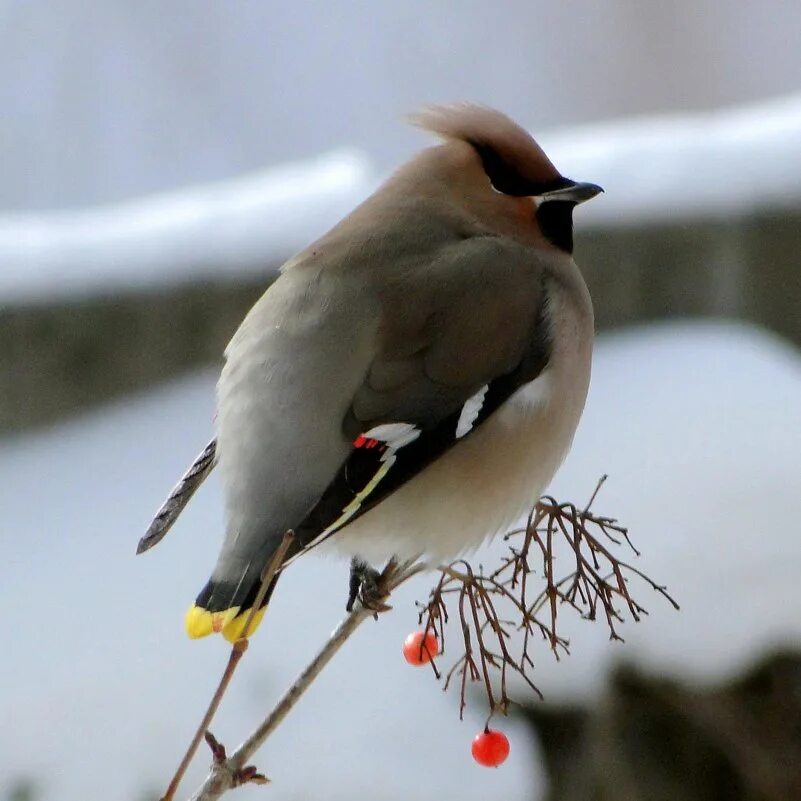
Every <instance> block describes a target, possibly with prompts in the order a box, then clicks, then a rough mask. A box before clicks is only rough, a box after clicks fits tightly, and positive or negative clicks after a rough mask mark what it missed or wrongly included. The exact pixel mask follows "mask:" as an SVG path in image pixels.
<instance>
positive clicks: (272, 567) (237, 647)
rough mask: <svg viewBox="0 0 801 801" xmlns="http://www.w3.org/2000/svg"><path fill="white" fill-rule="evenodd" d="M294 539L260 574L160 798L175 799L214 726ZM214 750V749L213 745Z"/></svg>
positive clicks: (287, 540)
mask: <svg viewBox="0 0 801 801" xmlns="http://www.w3.org/2000/svg"><path fill="white" fill-rule="evenodd" d="M294 538H295V533H294V532H293V531H287V532H286V534H284V538H283V539H282V540H281V544H280V545H279V546H278V550H277V551H276V552H275V553H274V554H273V558H272V559H271V560H270V562H269V564H268V565H267V567H266V568H265V569H264V572H263V573H262V575H261V587H259V592H258V595H257V596H256V600H255V601H254V602H253V606H251V608H250V613H249V614H248V618H247V620H246V621H245V627H244V628H243V629H242V636H241V637H240V638H239V639H238V640H237V641H236V642H235V643H234V645H233V647H232V648H231V655H230V656H229V657H228V664H227V665H226V666H225V670H224V671H223V674H222V678H221V679H220V683H219V684H218V685H217V689H216V690H215V692H214V695H213V696H212V698H211V701H210V702H209V706H208V709H206V714H205V715H203V719H202V720H201V721H200V725H199V726H198V727H197V731H195V735H194V737H192V740H191V742H190V743H189V747H188V748H187V749H186V753H185V754H184V757H183V759H182V760H181V762H180V764H179V765H178V768H177V770H176V771H175V775H174V776H173V777H172V781H170V784H169V787H167V792H165V793H164V795H163V796H162V799H161V801H172V799H173V798H174V797H175V793H176V791H177V790H178V785H179V784H180V783H181V779H183V777H184V774H185V773H186V770H187V768H188V767H189V763H190V762H191V761H192V758H193V757H194V755H195V752H196V751H197V749H198V746H199V745H200V741H201V740H202V739H203V738H204V736H206V735H208V733H209V732H208V728H209V726H210V725H211V721H212V720H213V719H214V715H215V714H216V713H217V709H218V707H219V706H220V702H221V701H222V699H223V696H224V695H225V691H226V690H227V689H228V685H229V684H230V683H231V679H232V678H233V676H234V671H235V670H236V667H237V665H238V664H239V660H240V659H241V658H242V655H243V654H244V653H245V651H247V649H248V639H247V635H248V633H249V632H250V627H251V625H252V624H253V618H254V617H255V615H256V613H257V612H258V610H259V609H261V604H262V601H264V596H265V595H266V594H267V590H268V588H269V586H270V584H271V582H272V580H273V579H274V578H275V574H276V573H277V572H278V570H279V569H280V567H281V565H282V564H283V562H284V557H285V556H286V552H287V551H288V550H289V546H290V545H291V544H292V540H293V539H294ZM207 739H208V738H207ZM212 750H214V747H213V746H212Z"/></svg>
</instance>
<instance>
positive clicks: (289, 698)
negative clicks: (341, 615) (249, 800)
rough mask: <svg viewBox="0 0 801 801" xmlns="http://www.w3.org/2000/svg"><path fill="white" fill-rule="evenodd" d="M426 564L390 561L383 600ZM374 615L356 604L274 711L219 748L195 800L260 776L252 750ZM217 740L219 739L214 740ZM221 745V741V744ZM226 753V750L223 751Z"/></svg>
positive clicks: (211, 798)
mask: <svg viewBox="0 0 801 801" xmlns="http://www.w3.org/2000/svg"><path fill="white" fill-rule="evenodd" d="M424 567H425V565H423V564H422V563H420V562H416V561H415V562H405V563H403V564H401V565H396V564H395V563H394V562H390V564H389V565H387V567H386V568H385V569H384V572H383V573H382V574H381V578H380V580H379V591H380V593H381V600H385V599H386V598H387V597H389V595H390V594H391V593H392V592H393V590H395V588H396V587H398V586H400V585H401V584H402V583H403V582H404V581H406V580H407V579H409V578H411V577H412V576H413V575H415V574H416V573H419V572H420V571H421V570H423V569H424ZM373 615H375V612H374V610H373V609H371V608H367V607H365V606H363V605H361V604H357V605H356V607H355V608H354V610H353V611H352V612H351V613H350V614H349V615H348V616H347V617H346V618H345V619H344V620H343V621H342V622H341V623H340V624H339V626H337V628H336V630H335V631H334V633H333V634H332V635H331V637H330V638H329V639H328V641H327V642H326V643H325V645H324V646H323V647H322V648H321V649H320V651H318V653H317V655H316V656H315V657H314V659H312V661H311V662H310V663H309V664H308V665H307V666H306V668H305V669H304V670H303V671H302V673H301V674H300V675H299V676H298V677H297V679H296V680H295V681H294V682H293V684H292V686H291V687H290V688H289V689H288V690H287V691H286V692H285V693H284V695H283V697H282V698H281V699H280V700H279V701H278V703H277V704H276V705H275V707H273V709H272V711H271V712H270V713H269V715H267V717H266V718H265V719H264V720H263V721H262V722H261V723H260V724H259V726H258V727H257V728H256V729H255V730H254V731H253V733H252V734H251V735H250V736H249V737H248V738H247V739H246V740H245V741H244V742H243V743H242V744H241V745H240V746H239V747H238V748H237V749H236V751H234V753H233V754H232V755H231V756H230V757H228V758H227V759H225V758H219V750H218V752H217V754H218V755H217V756H215V759H214V762H213V764H212V767H211V771H210V773H209V775H208V776H207V777H206V780H205V781H204V782H203V784H202V785H201V786H200V787H199V788H198V789H197V790H196V791H195V793H194V794H193V795H192V797H191V799H192V801H216V799H218V798H220V796H222V794H223V793H225V792H226V791H228V790H230V789H231V788H233V787H237V786H238V785H240V784H243V783H245V782H248V781H252V780H253V776H257V777H259V780H261V779H262V778H263V777H261V774H258V773H256V770H255V768H253V766H249V765H246V763H247V761H248V760H249V759H250V758H251V757H252V756H253V754H254V753H255V752H256V751H257V750H258V749H259V748H260V747H261V746H262V745H263V744H264V742H265V740H267V738H268V737H269V736H270V735H271V734H272V733H273V731H275V729H276V728H277V727H278V725H279V724H280V723H281V721H283V720H284V718H285V717H286V716H287V715H288V714H289V712H290V711H291V710H292V708H293V707H294V706H295V704H296V703H297V702H298V701H299V700H300V698H301V697H302V696H303V694H304V693H305V692H306V690H308V688H309V687H310V686H311V684H312V682H313V681H314V680H315V679H316V678H317V676H318V675H319V673H320V672H321V671H322V670H323V668H324V667H325V666H326V665H327V664H328V663H329V662H330V661H331V659H332V657H333V656H334V654H336V653H337V651H339V649H340V648H341V647H342V646H343V645H344V644H345V642H346V641H347V640H348V638H349V637H350V636H351V635H352V634H353V633H354V632H355V631H356V629H357V628H358V627H359V626H360V625H361V624H362V623H363V622H364V621H365V620H367V618H368V617H372V616H373ZM215 742H216V741H215ZM218 749H219V744H218ZM222 753H224V751H223V752H222Z"/></svg>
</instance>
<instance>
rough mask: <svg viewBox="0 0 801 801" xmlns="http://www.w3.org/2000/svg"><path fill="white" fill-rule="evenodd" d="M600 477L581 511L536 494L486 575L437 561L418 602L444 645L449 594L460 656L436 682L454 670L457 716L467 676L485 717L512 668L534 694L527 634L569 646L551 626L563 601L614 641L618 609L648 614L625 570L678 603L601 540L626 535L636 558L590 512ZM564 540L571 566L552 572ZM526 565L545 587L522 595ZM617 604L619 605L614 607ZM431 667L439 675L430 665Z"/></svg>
mask: <svg viewBox="0 0 801 801" xmlns="http://www.w3.org/2000/svg"><path fill="white" fill-rule="evenodd" d="M605 480H606V476H603V477H602V478H601V480H600V481H599V482H598V484H597V485H596V487H595V490H594V491H593V493H592V496H591V497H590V500H589V502H588V504H587V505H586V507H584V509H583V510H579V508H577V507H576V506H575V505H574V504H571V503H558V502H557V501H556V500H555V499H554V498H552V497H549V496H546V497H544V498H542V499H541V500H540V502H539V503H538V504H536V506H535V507H534V508H533V509H532V510H531V513H530V514H529V517H528V521H527V524H526V527H525V528H521V529H517V530H515V531H511V532H509V533H508V534H507V535H506V536H505V537H504V540H505V541H506V542H507V543H509V551H508V553H507V555H506V556H505V557H503V559H502V560H501V563H500V565H499V566H498V567H496V568H495V569H493V570H491V571H489V572H487V573H485V572H484V570H483V568H482V567H481V566H479V570H478V571H475V570H474V569H473V568H472V567H471V566H470V564H469V563H468V562H466V561H465V560H464V559H459V560H457V561H455V562H452V563H451V564H448V565H440V566H439V568H438V569H439V571H440V579H439V581H438V582H437V584H436V586H435V587H434V589H433V590H432V591H431V593H430V594H429V598H428V603H427V604H421V603H418V605H417V606H418V609H419V610H420V613H419V619H420V622H421V623H422V622H423V620H425V624H426V631H428V630H433V631H434V632H435V634H436V635H437V636H438V637H441V638H443V640H442V641H443V642H444V634H445V626H444V623H445V622H447V620H448V607H447V601H448V599H453V598H454V596H456V597H457V598H458V600H455V601H453V602H454V603H455V606H456V612H457V613H458V618H459V624H460V628H461V633H462V648H461V655H460V656H458V658H457V660H456V662H455V663H454V664H453V666H452V667H451V668H450V669H449V670H447V671H444V675H445V686H444V688H443V689H445V690H447V689H448V688H449V687H450V686H451V683H452V681H453V679H455V678H456V677H459V679H460V681H459V682H458V683H459V693H460V703H459V717H460V718H461V717H462V716H463V714H464V710H465V707H466V705H467V698H466V692H467V682H468V681H471V682H472V681H480V682H482V684H483V685H484V694H485V696H486V699H487V704H488V706H489V710H490V714H492V713H493V712H495V711H499V712H503V713H505V712H506V710H507V709H508V706H509V703H510V698H509V696H508V694H507V685H508V677H509V675H510V674H511V673H516V674H517V675H518V676H520V677H521V678H522V679H523V680H524V681H525V683H526V684H527V685H528V686H529V687H530V688H531V689H532V690H533V691H534V692H535V693H537V694H538V695H539V696H540V697H542V694H541V693H540V691H539V689H538V688H537V686H536V685H535V684H534V682H533V681H532V680H531V677H530V676H529V675H528V673H529V670H530V669H533V668H534V660H533V658H532V655H531V649H532V647H533V644H532V636H531V635H532V634H534V633H535V632H537V631H539V632H540V634H541V635H542V637H543V639H544V640H545V641H546V642H547V643H548V644H549V646H550V649H551V651H552V652H553V653H554V655H555V657H556V658H557V659H559V656H560V652H564V653H569V650H568V648H569V643H568V641H567V640H566V639H564V638H563V637H561V636H560V635H559V631H558V622H559V610H560V608H562V605H563V604H566V605H567V606H568V607H570V608H571V609H573V610H575V611H577V612H579V613H580V614H581V615H582V616H583V617H584V618H586V619H589V620H594V619H595V618H596V616H597V615H598V613H599V612H600V613H602V615H603V617H604V619H605V620H606V624H607V626H608V628H609V634H610V637H611V638H612V639H616V640H622V637H621V636H620V635H619V634H618V631H617V625H618V624H620V623H622V622H623V620H624V617H623V613H624V612H626V611H627V612H628V615H629V617H630V618H631V619H632V620H634V621H638V620H640V618H641V617H642V616H643V615H645V614H647V610H646V609H644V608H643V607H642V606H641V605H640V604H639V603H638V602H637V601H636V600H634V598H633V597H632V595H631V593H630V591H629V587H628V577H629V576H635V577H637V578H640V579H642V580H643V581H644V582H645V583H646V584H648V585H649V586H650V587H651V588H652V589H654V590H656V592H658V593H660V594H661V595H662V596H663V597H664V598H665V599H667V600H668V601H669V602H670V603H671V604H672V605H673V606H674V608H676V609H678V604H676V602H675V601H674V600H673V598H671V596H670V595H669V594H668V592H667V588H666V587H664V586H662V585H660V584H657V583H656V582H655V581H653V580H652V579H650V578H649V577H648V576H646V575H645V574H644V573H643V572H642V571H641V570H638V569H637V568H635V567H633V566H632V565H630V564H628V563H626V562H623V561H621V560H620V559H619V558H618V557H617V556H615V554H614V553H613V552H612V548H611V547H607V545H606V544H605V542H604V540H609V541H610V542H611V543H613V544H614V545H616V546H621V545H622V544H623V542H624V541H625V543H626V544H627V545H628V546H629V547H631V549H632V550H633V551H634V553H636V554H637V555H639V553H638V551H637V550H636V548H634V546H633V545H632V544H631V541H630V540H629V537H628V532H627V530H626V529H625V528H624V527H623V526H621V525H620V524H618V523H617V521H616V520H614V519H613V518H610V517H600V516H598V515H596V514H594V513H592V512H591V511H590V507H591V505H592V504H593V503H594V502H595V500H596V498H597V497H598V492H599V491H600V489H601V487H602V486H603V483H604V481H605ZM520 539H522V543H521V542H520ZM565 546H566V554H567V555H568V559H569V562H570V568H569V569H570V570H571V571H572V572H569V573H568V574H567V575H562V576H561V577H559V576H557V574H556V567H557V564H558V560H559V554H560V553H561V550H564V549H565ZM560 549H561V550H560ZM537 563H538V564H537ZM533 567H537V572H538V573H539V576H540V578H541V579H542V580H543V584H544V586H543V587H542V589H541V590H540V592H539V594H538V595H537V596H536V598H534V599H531V598H530V597H529V588H530V586H531V583H532V581H533V579H530V578H529V575H530V574H531V573H532V572H533ZM616 604H620V605H621V607H622V608H621V609H620V610H619V609H618V608H617V607H616ZM501 612H502V613H503V614H501ZM540 616H542V617H540ZM513 628H515V629H517V630H518V631H521V632H522V643H518V644H513V643H512V641H511V630H512V629H513ZM434 672H435V675H437V677H438V678H439V676H440V675H441V674H440V671H439V669H437V668H435V669H434ZM493 678H495V679H497V680H498V683H499V687H497V688H496V684H495V683H494V681H493ZM454 683H455V682H454Z"/></svg>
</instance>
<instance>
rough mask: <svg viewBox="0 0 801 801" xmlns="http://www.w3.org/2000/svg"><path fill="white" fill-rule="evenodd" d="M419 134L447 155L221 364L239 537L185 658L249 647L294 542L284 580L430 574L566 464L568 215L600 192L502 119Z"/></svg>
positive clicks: (297, 284)
mask: <svg viewBox="0 0 801 801" xmlns="http://www.w3.org/2000/svg"><path fill="white" fill-rule="evenodd" d="M413 121H414V122H415V123H416V124H417V125H419V126H421V127H422V128H425V129H427V130H429V131H432V132H434V133H435V134H437V135H438V136H439V137H440V138H441V139H442V142H441V143H440V144H438V145H436V146H434V147H431V148H429V149H427V150H424V151H422V152H421V153H419V154H418V155H416V156H415V157H414V158H412V159H411V160H410V161H409V162H408V163H406V164H404V165H403V166H402V167H400V169H398V170H397V171H396V172H395V173H394V174H393V175H392V176H391V177H390V178H389V179H388V180H387V181H386V182H385V183H384V184H383V185H382V186H381V187H379V188H378V190H377V191H376V192H375V193H374V194H373V195H371V196H370V197H369V198H368V199H367V200H366V201H365V202H364V203H362V204H361V205H360V206H358V207H357V208H356V209H355V210H354V211H353V212H352V213H351V214H349V215H348V216H347V217H345V219H343V220H342V221H341V222H340V223H338V224H337V225H336V226H335V227H334V228H332V229H331V230H330V231H329V232H328V233H327V234H325V235H324V236H323V237H322V238H321V239H319V240H317V241H316V242H314V243H313V244H312V245H310V246H309V247H308V248H306V250H304V251H303V252H301V253H299V254H298V255H297V256H295V257H294V258H292V259H290V260H289V261H288V262H287V263H286V264H285V265H284V266H283V267H282V269H281V272H280V276H279V277H278V278H277V280H276V281H275V282H274V283H273V284H272V285H271V286H270V287H269V289H268V290H267V291H266V292H265V293H264V295H263V296H262V297H261V299H260V300H259V301H258V302H257V303H256V304H255V305H254V306H253V308H252V309H251V310H250V312H249V313H248V315H247V316H246V317H245V319H244V321H243V322H242V324H241V326H240V327H239V329H238V330H237V331H236V333H235V334H234V336H233V339H232V340H231V342H230V343H229V345H228V347H227V348H226V351H225V358H226V361H225V366H224V368H223V370H222V374H221V376H220V380H219V383H218V387H217V389H218V416H217V426H218V429H217V442H216V461H217V463H218V464H219V468H220V472H221V474H222V480H223V487H224V494H225V508H226V517H227V530H226V534H225V540H224V542H223V545H222V550H221V552H220V555H219V559H218V561H217V565H216V567H215V568H214V571H213V573H212V575H211V578H210V579H209V581H208V583H207V584H206V586H205V587H204V588H203V590H202V591H201V592H200V594H199V595H198V597H197V600H196V601H195V604H194V606H192V607H191V609H190V610H189V612H188V613H187V617H186V628H187V631H188V633H189V635H190V636H191V637H202V636H204V635H206V634H210V633H212V632H222V634H223V635H224V636H225V637H226V638H227V639H229V640H236V639H237V638H238V637H239V636H240V635H241V634H242V629H243V626H244V623H245V620H246V618H247V617H248V615H249V612H250V609H251V607H252V606H253V604H254V601H255V599H256V596H257V593H258V591H259V588H260V585H261V576H262V572H263V570H264V568H265V565H267V563H268V562H269V561H270V559H271V556H272V555H273V554H274V553H275V552H276V549H277V548H278V546H279V543H281V541H282V539H283V537H284V534H285V532H286V531H287V530H290V529H291V530H293V531H294V533H295V538H294V540H293V542H292V547H291V549H290V551H289V552H288V553H287V555H286V557H285V562H284V564H285V565H286V564H288V563H289V562H291V561H292V560H293V559H294V558H296V557H297V556H298V555H300V554H302V553H305V552H306V551H308V550H310V549H313V548H316V547H318V546H319V545H321V544H323V543H326V546H325V547H326V548H330V547H332V546H333V547H336V548H338V549H341V550H342V551H344V552H345V553H348V554H351V555H357V556H358V557H360V558H361V559H363V560H365V561H366V562H368V563H371V564H379V563H382V562H384V561H386V560H387V559H389V558H391V557H398V558H403V559H405V558H411V557H420V558H422V559H424V560H425V561H426V562H428V563H429V564H431V565H432V566H436V565H437V564H440V563H441V561H442V560H451V559H453V558H455V557H456V556H457V555H459V554H461V553H463V552H465V551H468V550H469V549H471V548H475V547H476V546H478V545H479V544H480V543H481V542H482V541H483V540H485V539H486V538H487V537H491V536H493V535H494V534H497V533H499V532H503V531H505V530H506V528H507V527H508V526H509V525H511V524H513V523H514V522H515V521H517V520H518V519H519V518H520V517H521V516H522V515H523V514H524V513H525V512H526V511H527V510H528V509H530V508H531V506H532V505H533V504H534V503H535V502H536V501H537V499H538V498H539V497H540V495H541V494H542V493H543V491H544V490H545V488H546V486H547V484H548V482H549V481H550V480H551V478H552V477H553V475H554V473H555V472H556V470H557V468H558V467H559V465H560V463H561V462H562V460H563V459H564V457H565V455H566V453H567V451H568V449H569V447H570V444H571V441H572V439H573V435H574V432H575V430H576V426H577V425H578V422H579V418H580V416H581V413H582V410H583V408H584V401H585V398H586V394H587V387H588V384H589V379H590V362H591V355H592V342H593V311H592V304H591V301H590V296H589V293H588V291H587V287H586V285H585V283H584V280H583V278H582V276H581V273H580V272H579V270H578V268H577V267H576V264H575V263H574V261H573V259H572V257H571V252H572V249H573V222H572V212H573V209H574V207H575V206H576V205H577V204H579V203H582V202H583V201H585V200H589V199H590V198H592V197H594V196H595V195H596V194H598V193H599V192H601V191H602V190H601V188H600V187H598V186H595V185H594V184H589V183H577V182H575V181H572V180H570V179H568V178H565V177H563V176H562V175H560V173H559V172H558V171H557V169H556V167H554V165H553V164H552V163H551V162H550V160H549V159H548V157H547V156H546V155H545V153H544V152H543V151H542V149H541V148H540V147H539V145H538V144H537V143H536V142H535V141H534V139H532V138H531V136H530V135H529V134H528V133H527V132H526V131H525V130H524V129H523V128H521V127H520V126H518V125H516V124H515V123H514V122H512V120H510V119H509V118H508V117H506V116H504V115H503V114H501V113H499V112H497V111H494V110H492V109H489V108H486V107H481V106H475V105H457V106H448V107H434V108H428V109H425V110H424V111H422V112H420V113H418V114H417V115H415V116H414V117H413ZM213 444H214V443H212V446H210V447H213ZM211 453H212V455H214V454H213V451H212V452H211ZM211 461H212V456H210V455H209V453H206V461H205V462H203V463H202V467H203V469H210V467H209V466H210V464H211ZM197 472H198V473H199V472H200V471H199V469H198V471H197ZM277 578H278V576H276V579H274V581H273V586H271V587H270V593H271V592H272V589H273V588H274V583H275V580H277ZM270 593H268V596H267V597H269V594H270ZM263 612H264V608H262V609H260V610H258V611H257V613H256V616H255V618H254V621H253V624H252V625H255V624H256V623H258V621H259V620H260V619H261V615H262V614H263Z"/></svg>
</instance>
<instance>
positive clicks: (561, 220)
mask: <svg viewBox="0 0 801 801" xmlns="http://www.w3.org/2000/svg"><path fill="white" fill-rule="evenodd" d="M410 119H411V122H412V123H413V124H415V125H417V126H419V127H421V128H424V129H426V130H428V131H432V132H433V133H435V134H437V135H439V136H440V137H442V138H443V139H444V140H445V144H444V145H441V146H440V147H438V148H432V149H431V150H429V151H427V152H426V153H425V154H423V156H422V160H423V163H418V165H417V168H418V170H419V169H420V168H421V167H422V168H423V170H424V171H425V170H426V169H429V170H431V173H429V176H428V177H430V178H434V179H436V180H438V182H439V183H441V185H443V186H446V187H447V188H448V191H449V193H450V195H451V200H452V201H455V202H457V203H459V204H460V205H462V206H465V207H466V208H467V209H469V210H470V212H471V213H472V214H473V215H475V216H476V217H477V218H479V220H480V221H481V222H482V223H484V224H485V225H487V226H488V227H489V228H490V229H492V230H497V231H499V232H502V233H506V234H511V235H516V236H519V237H520V238H522V239H524V240H527V241H532V240H538V239H539V240H543V239H544V240H545V242H547V243H548V244H549V245H551V246H553V247H556V248H558V249H559V250H562V251H565V252H567V253H571V252H572V251H573V209H574V208H575V207H576V206H577V205H578V204H579V203H583V202H584V201H585V200H590V199H591V198H593V197H595V196H596V195H597V194H598V193H599V192H603V189H601V187H600V186H597V185H596V184H591V183H580V182H578V181H573V180H571V179H570V178H565V177H564V176H563V175H561V174H560V172H559V171H558V170H557V169H556V167H554V165H553V164H552V163H551V160H550V159H549V158H548V156H546V155H545V152H544V151H543V149H542V148H541V147H540V146H539V145H538V144H537V142H536V141H535V140H534V138H533V137H532V136H531V135H530V134H529V133H528V132H527V131H526V130H524V129H523V128H522V127H520V126H519V125H518V124H517V123H515V122H513V121H512V120H511V119H509V117H507V116H506V115H505V114H502V113H501V112H499V111H495V110H494V109H491V108H488V107H486V106H478V105H472V104H458V105H452V106H430V107H426V108H424V109H422V110H421V111H419V112H417V113H416V114H413V115H411V117H410ZM418 174H419V173H418Z"/></svg>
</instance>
